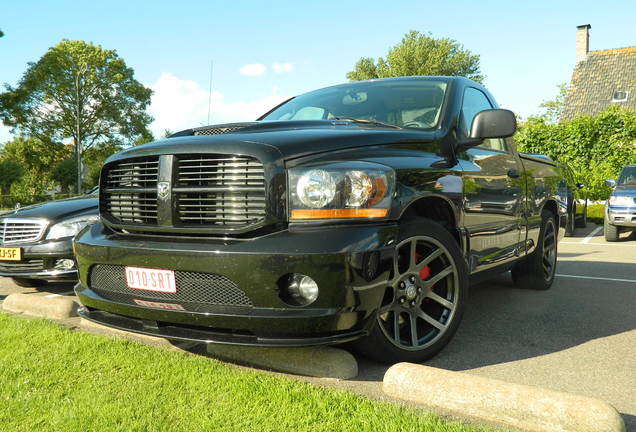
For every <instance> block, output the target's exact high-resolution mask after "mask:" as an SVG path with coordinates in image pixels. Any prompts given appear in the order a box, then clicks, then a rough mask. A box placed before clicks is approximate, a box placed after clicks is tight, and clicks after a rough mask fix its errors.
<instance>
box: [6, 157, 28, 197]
mask: <svg viewBox="0 0 636 432" xmlns="http://www.w3.org/2000/svg"><path fill="white" fill-rule="evenodd" d="M23 174H24V170H23V168H22V165H20V164H19V163H18V162H16V161H14V160H11V159H4V160H0V193H1V194H2V195H7V194H8V193H9V190H10V189H11V185H12V184H14V183H16V182H18V181H19V180H20V179H21V178H22V175H23Z"/></svg>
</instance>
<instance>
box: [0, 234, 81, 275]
mask: <svg viewBox="0 0 636 432" xmlns="http://www.w3.org/2000/svg"><path fill="white" fill-rule="evenodd" d="M6 247H19V248H21V249H22V260H21V261H0V276H5V277H16V278H28V279H42V280H47V281H51V282H75V281H77V280H78V274H77V269H76V268H72V269H64V268H61V267H59V266H57V265H56V264H57V262H58V260H61V259H73V242H72V239H71V238H65V239H60V240H44V241H40V242H38V243H30V244H19V243H17V244H8V245H6Z"/></svg>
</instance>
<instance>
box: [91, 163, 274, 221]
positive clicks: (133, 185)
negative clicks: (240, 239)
mask: <svg viewBox="0 0 636 432" xmlns="http://www.w3.org/2000/svg"><path fill="white" fill-rule="evenodd" d="M102 184H103V185H105V187H102V189H101V190H102V195H101V199H100V210H101V211H102V214H103V215H105V216H106V219H107V220H110V221H112V222H114V223H116V224H118V225H119V226H120V227H121V228H124V229H125V226H129V227H130V228H131V230H132V229H134V228H135V226H140V225H146V226H148V225H150V226H159V227H161V230H162V232H164V231H165V229H166V228H168V229H170V228H174V231H175V232H178V231H179V229H182V230H185V231H187V229H188V228H189V229H191V230H199V231H198V232H200V230H201V228H206V227H209V228H210V229H216V230H217V231H215V232H222V231H223V230H224V229H225V228H227V229H228V232H229V231H232V230H236V229H237V228H239V229H240V228H246V227H250V226H253V225H256V224H258V223H260V222H262V221H263V220H264V219H265V217H266V208H267V203H266V196H265V195H266V193H265V191H266V185H265V170H264V167H263V164H262V163H261V162H260V161H259V160H257V159H256V158H253V157H248V156H232V155H225V154H194V155H193V154H188V155H174V156H173V155H164V156H155V157H151V158H150V157H146V158H137V159H128V160H124V161H119V162H114V163H111V164H108V165H107V166H106V167H105V168H104V172H103V173H102ZM148 229H149V228H146V230H148ZM218 230H221V231H218Z"/></svg>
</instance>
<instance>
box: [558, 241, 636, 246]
mask: <svg viewBox="0 0 636 432" xmlns="http://www.w3.org/2000/svg"><path fill="white" fill-rule="evenodd" d="M559 244H571V245H579V246H580V245H582V244H585V245H588V246H617V247H636V244H616V243H581V242H570V241H560V242H559Z"/></svg>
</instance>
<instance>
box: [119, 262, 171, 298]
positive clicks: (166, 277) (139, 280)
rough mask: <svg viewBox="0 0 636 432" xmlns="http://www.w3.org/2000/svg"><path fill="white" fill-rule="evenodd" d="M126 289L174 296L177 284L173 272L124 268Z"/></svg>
mask: <svg viewBox="0 0 636 432" xmlns="http://www.w3.org/2000/svg"><path fill="white" fill-rule="evenodd" d="M126 283H127V284H128V288H132V289H138V290H145V291H156V292H164V293H171V294H174V293H176V292H177V283H176V281H175V278H174V271H172V270H161V269H151V268H143V267H126Z"/></svg>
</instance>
